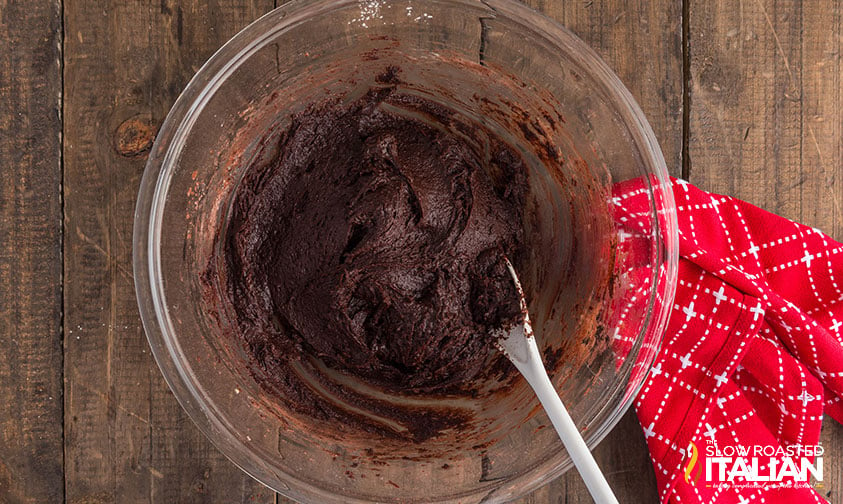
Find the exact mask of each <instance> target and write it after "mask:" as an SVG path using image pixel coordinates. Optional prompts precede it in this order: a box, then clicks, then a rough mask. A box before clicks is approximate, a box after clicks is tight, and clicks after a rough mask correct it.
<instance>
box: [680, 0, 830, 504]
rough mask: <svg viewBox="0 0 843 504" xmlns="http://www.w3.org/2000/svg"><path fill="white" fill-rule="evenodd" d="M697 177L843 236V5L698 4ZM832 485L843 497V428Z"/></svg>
mask: <svg viewBox="0 0 843 504" xmlns="http://www.w3.org/2000/svg"><path fill="white" fill-rule="evenodd" d="M690 1H691V3H690V16H689V20H690V23H691V35H692V36H691V40H690V56H691V75H690V76H691V87H690V91H691V95H690V99H691V107H690V111H689V112H690V116H689V119H690V120H689V123H690V131H689V140H690V144H689V151H690V164H691V165H690V166H691V169H690V180H691V181H692V182H694V183H695V184H697V185H699V186H700V187H702V188H704V189H707V190H710V191H715V192H721V193H726V194H731V195H733V196H737V197H739V198H741V199H744V200H747V201H749V202H751V203H754V204H756V205H758V206H760V207H762V208H765V209H767V210H770V211H772V212H775V213H777V214H779V215H782V216H784V217H787V218H789V219H794V220H797V221H800V222H803V223H805V224H808V225H811V226H814V227H817V228H819V229H822V230H823V231H825V232H827V233H829V234H830V235H832V236H833V237H834V238H835V239H837V240H843V222H841V201H843V194H841V190H843V185H841V183H840V179H841V175H843V155H841V152H842V151H843V138H841V133H843V131H841V129H843V102H841V96H842V95H843V93H841V91H843V81H841V70H843V68H841V62H840V43H841V36H843V32H841V16H843V12H842V11H843V6H841V4H840V2H801V1H799V0H746V1H743V2H738V3H737V4H736V3H735V2H731V1H727V0H718V1H714V2H711V1H708V0H690ZM821 440H822V442H823V445H824V446H825V448H826V456H825V457H824V463H825V468H824V476H825V478H824V481H823V482H822V484H821V485H818V486H817V490H818V491H819V492H820V493H821V494H822V495H824V496H825V497H826V498H827V499H829V501H830V502H832V503H840V502H843V463H842V462H843V461H841V455H843V452H841V449H843V427H841V426H840V425H839V424H838V423H837V422H835V421H833V420H830V419H826V420H825V421H824V422H823V431H822V435H821Z"/></svg>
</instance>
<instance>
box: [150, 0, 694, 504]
mask: <svg viewBox="0 0 843 504" xmlns="http://www.w3.org/2000/svg"><path fill="white" fill-rule="evenodd" d="M389 65H396V66H398V67H400V68H401V79H402V81H403V83H402V84H401V85H400V86H401V87H402V88H403V91H405V92H408V93H417V94H421V95H423V96H426V97H427V98H429V99H432V100H435V101H439V102H441V103H443V104H445V105H447V106H448V107H450V108H451V109H453V110H456V111H457V112H458V113H459V114H461V116H462V117H464V118H466V120H470V121H477V122H480V123H482V124H483V125H484V126H485V127H487V128H489V129H491V130H493V131H495V132H497V133H498V134H500V135H501V136H503V137H505V138H508V139H509V141H510V142H511V143H512V145H513V146H515V147H516V148H518V149H519V150H520V151H521V153H522V154H523V156H524V159H525V160H526V161H527V164H528V165H529V173H530V183H531V200H530V201H531V205H533V208H532V213H531V215H537V216H539V217H541V218H538V219H536V220H535V221H534V222H525V223H524V225H525V227H527V228H528V231H529V232H530V234H531V236H535V237H537V238H536V239H535V240H533V241H532V242H531V243H530V246H531V247H532V250H533V251H534V253H533V255H532V256H531V261H528V266H527V267H526V268H525V270H524V271H522V272H520V274H521V275H522V276H523V278H522V282H523V283H524V284H525V289H526V291H527V295H528V298H529V301H530V306H529V308H530V313H531V318H532V319H533V322H534V324H535V326H536V333H537V337H538V339H539V343H540V345H541V346H542V347H543V349H544V351H545V355H546V356H556V357H561V358H554V359H551V360H552V362H551V361H549V362H548V367H549V368H550V370H551V373H552V375H553V377H552V379H553V381H554V383H555V385H556V386H557V389H558V390H559V392H560V394H561V396H562V398H563V400H564V401H565V403H566V404H567V406H568V407H569V409H570V412H571V415H572V417H573V419H574V421H575V422H576V423H577V425H579V426H580V428H581V430H582V432H583V435H584V437H585V438H586V442H587V443H588V445H589V446H590V447H594V446H595V445H596V444H597V443H598V442H599V441H600V440H601V439H602V438H603V437H604V436H605V435H606V434H607V433H608V432H609V430H610V429H611V428H612V427H614V426H615V424H616V423H617V422H618V421H619V419H620V418H621V416H622V415H623V414H624V412H625V411H626V410H627V408H628V407H629V405H630V404H631V402H632V399H633V397H634V396H635V394H636V393H637V391H638V389H639V387H640V386H641V384H642V382H643V380H644V377H645V375H646V372H647V370H648V369H649V367H650V365H651V364H652V361H653V359H654V357H655V354H656V351H657V349H658V346H659V343H660V340H661V336H662V332H663V330H664V327H665V323H666V318H667V313H668V311H669V308H670V306H671V305H672V297H673V292H674V289H675V281H676V267H677V260H678V255H677V254H678V252H677V230H676V219H675V208H674V204H673V197H672V193H671V191H670V187H669V184H668V183H667V171H666V169H665V164H664V160H663V158H662V155H661V152H660V150H659V147H658V145H657V143H656V140H655V138H654V135H653V132H652V131H651V129H650V126H649V125H648V124H647V121H646V120H645V118H644V116H643V114H642V112H641V110H640V109H639V107H638V106H637V104H636V103H635V101H634V100H633V98H632V97H631V96H630V94H629V92H628V91H627V90H626V89H625V88H624V86H623V85H622V84H621V83H620V81H619V80H618V78H617V77H616V76H615V75H614V73H612V71H611V70H610V69H609V68H608V67H607V66H606V65H605V64H604V63H603V62H602V61H601V60H600V58H599V57H598V56H597V55H596V54H595V53H594V52H593V51H592V50H591V49H589V48H588V47H587V46H586V45H585V44H584V43H583V42H582V41H580V40H579V39H577V38H576V37H575V36H574V35H572V34H571V33H570V32H568V31H567V30H565V29H564V28H562V27H561V26H559V25H558V24H556V23H554V22H553V21H551V20H549V19H547V18H545V17H543V16H541V15H539V14H537V13H536V12H534V11H532V10H530V9H528V8H526V7H524V6H522V5H520V4H517V3H515V2H510V1H507V0H483V1H472V0H447V1H444V0H424V1H421V0H403V1H402V0H397V1H391V2H386V1H383V0H371V1H365V0H364V1H358V0H339V1H337V0H323V1H314V2H307V3H302V2H293V3H290V4H287V5H284V6H283V7H280V8H278V9H276V10H274V11H273V12H271V13H269V14H267V15H266V16H264V17H262V18H261V19H259V20H258V21H256V22H254V23H253V24H251V25H250V26H248V27H247V28H246V29H244V30H243V31H242V32H240V33H239V34H238V35H237V36H235V37H234V38H233V39H231V40H230V41H229V42H228V43H227V44H226V45H225V46H223V47H222V48H221V49H220V50H219V51H218V52H217V53H216V54H215V55H214V56H213V57H212V58H211V59H210V60H209V61H208V62H207V63H206V64H205V65H204V66H203V67H202V69H201V70H199V72H198V73H197V74H196V76H195V77H194V78H193V79H192V80H191V82H190V83H189V84H188V86H187V88H186V89H185V90H184V92H183V93H182V95H181V96H180V98H179V99H178V101H177V102H176V104H175V105H174V106H173V108H172V110H171V111H170V114H169V115H168V117H167V119H166V121H165V122H164V124H163V126H162V127H161V130H160V132H159V134H158V138H157V139H156V142H155V145H154V147H153V149H152V152H151V154H150V157H149V161H148V163H147V166H146V171H145V173H144V176H143V181H142V184H141V189H140V194H139V196H138V204H137V209H136V213H135V229H134V268H135V281H136V289H137V296H138V302H139V305H140V312H141V316H142V318H143V323H144V327H145V329H146V334H147V336H148V338H149V342H150V346H151V347H152V351H153V353H154V355H155V358H156V360H157V362H158V365H159V366H160V368H161V370H162V372H163V374H164V377H165V378H166V380H167V382H168V383H169V385H170V387H171V388H172V390H173V392H174V394H175V396H176V397H177V398H178V400H179V402H180V403H181V404H182V406H183V407H184V408H185V410H186V411H187V412H188V414H189V415H190V417H191V418H192V419H193V421H194V422H196V424H197V425H198V426H199V428H200V429H201V430H202V431H203V432H204V433H205V434H206V435H207V436H208V437H209V438H210V439H211V440H212V441H213V442H214V443H215V444H216V446H217V447H218V448H219V449H220V450H221V451H222V452H223V453H224V454H225V455H227V456H228V457H229V458H230V459H231V460H232V461H233V462H234V463H235V464H237V465H238V466H240V467H241V468H242V469H243V470H245V471H246V472H248V473H249V474H251V475H252V476H253V477H255V478H256V479H257V480H259V481H261V482H262V483H264V484H266V485H267V486H269V487H271V488H272V489H274V490H276V491H278V492H279V493H281V494H283V495H286V496H288V497H291V498H293V499H296V500H299V501H302V502H320V503H323V502H328V503H333V502H337V503H340V502H461V503H470V502H481V501H482V502H501V501H506V500H510V499H514V498H517V497H518V496H521V495H524V494H526V493H528V492H530V491H531V490H533V489H535V488H537V487H539V486H540V485H542V484H544V483H546V482H548V481H550V480H551V479H553V478H555V477H557V476H559V475H560V474H562V473H563V472H564V471H565V470H567V469H569V468H570V467H571V462H570V459H569V457H568V455H567V453H566V452H565V450H564V448H563V447H562V445H561V443H560V442H559V440H558V439H557V437H556V434H555V432H554V431H553V429H552V428H547V427H548V426H549V422H548V419H547V417H546V416H545V415H544V413H543V412H542V411H541V408H540V407H539V406H538V403H537V401H536V400H535V398H534V397H533V395H532V393H531V391H530V390H529V388H528V387H527V386H526V384H525V383H523V380H521V381H520V382H517V383H516V384H515V385H514V386H511V387H503V388H500V390H498V391H497V392H495V391H494V390H493V391H492V393H489V394H486V395H485V396H483V397H479V398H477V399H476V400H472V401H468V402H469V403H470V404H468V403H467V406H466V407H467V408H470V409H471V410H472V411H473V413H474V414H475V416H476V417H477V419H478V421H477V422H476V423H475V424H474V425H473V427H472V428H473V431H471V432H468V433H467V434H466V435H464V436H462V437H461V438H460V439H459V440H457V441H454V440H453V439H451V440H449V443H450V444H443V443H444V442H440V441H441V440H437V439H436V438H433V439H432V440H430V441H429V442H426V443H423V444H421V445H416V444H412V443H408V444H407V445H406V446H395V445H390V444H389V443H386V442H382V441H381V440H379V439H377V437H376V436H375V435H371V434H370V435H368V436H369V437H367V435H366V434H365V433H361V434H358V435H350V436H349V437H348V438H342V437H331V436H329V435H327V434H326V433H325V429H322V428H321V427H322V426H319V425H316V424H314V423H312V422H311V423H310V424H308V422H307V419H302V418H297V417H296V416H295V414H291V413H290V412H286V411H284V410H283V408H281V407H280V406H279V405H278V404H275V403H273V401H272V398H271V397H268V396H267V394H265V393H263V392H262V390H261V388H260V387H259V386H258V384H257V383H255V380H254V379H253V378H251V375H250V374H249V373H244V372H243V365H242V364H243V362H241V361H242V360H243V359H244V358H245V357H244V356H243V355H242V352H239V353H238V351H237V349H236V348H232V345H231V342H230V341H227V340H226V338H225V335H224V334H221V331H220V328H219V327H218V324H216V323H215V321H214V320H213V318H212V317H210V316H209V315H208V313H207V306H205V305H204V304H203V302H202V289H203V285H202V282H201V281H200V276H201V274H202V271H203V270H204V268H205V266H206V264H207V260H208V257H209V254H210V251H211V250H212V247H213V242H214V240H213V236H214V232H215V230H216V229H217V228H218V226H219V225H220V223H221V222H222V223H224V221H225V218H226V215H227V209H228V204H229V203H230V200H231V193H232V191H233V190H234V188H236V186H237V183H238V181H239V180H240V177H241V176H242V166H243V164H244V163H243V161H244V160H246V159H247V158H248V156H249V155H250V153H252V150H250V148H251V147H252V146H253V145H254V142H255V141H256V140H257V139H258V138H260V136H261V135H262V133H263V132H265V131H266V130H267V128H269V127H270V125H271V124H277V122H279V121H280V122H281V123H283V122H284V121H285V120H286V119H288V118H289V116H290V114H291V113H293V112H295V111H298V110H301V109H302V108H303V107H304V106H306V105H307V104H308V103H309V102H311V101H313V100H317V99H320V98H321V97H324V96H334V97H340V98H343V99H353V97H354V96H359V93H361V92H363V91H364V90H365V89H367V88H368V87H370V86H374V85H378V84H377V82H376V76H377V75H379V74H382V72H383V71H384V69H385V68H386V67H387V66H389ZM536 137H545V138H549V139H550V140H551V141H550V142H549V143H547V142H546V143H545V144H543V145H541V148H538V149H537V148H536V143H535V142H534V140H535V138H536ZM531 141H532V143H531ZM542 149H545V150H547V149H551V150H554V151H556V152H557V153H558V154H561V158H562V159H563V160H564V161H563V162H561V163H557V162H549V161H548V157H547V156H545V155H542V153H541V151H542ZM634 179H638V180H639V181H640V183H641V187H642V189H643V191H644V192H646V193H647V195H648V197H649V202H650V208H649V212H645V213H647V215H645V216H644V217H643V221H644V223H645V224H646V225H645V228H646V229H647V232H648V234H647V235H645V240H644V245H643V248H642V247H639V248H638V249H637V251H636V253H635V254H619V253H615V252H614V251H615V250H616V247H617V245H618V243H619V242H620V241H622V239H623V238H622V235H623V233H624V231H623V230H622V229H621V227H620V225H619V223H617V222H615V221H614V219H613V218H612V215H613V213H612V201H611V195H612V189H613V187H615V184H617V183H618V182H622V181H629V180H634ZM538 258H543V259H542V260H541V261H538ZM630 270H635V271H638V272H641V271H644V272H646V273H647V274H646V275H644V276H648V278H650V279H652V282H648V283H645V284H644V285H639V286H634V285H631V284H630V283H629V282H625V281H624V279H623V275H622V274H619V273H618V272H624V271H630ZM621 313H622V314H623V315H622V316H621ZM621 318H623V319H624V324H625V328H626V329H625V331H626V333H627V336H628V337H629V340H630V342H631V344H629V345H625V346H621V347H619V346H618V345H617V344H615V343H614V342H613V340H614V339H615V338H613V336H615V335H616V332H615V329H616V325H617V323H618V321H619V320H620V319H621ZM490 387H491V388H492V389H494V387H495V384H491V385H490ZM394 399H395V400H397V401H402V400H405V399H407V398H402V397H396V398H394ZM411 399H418V398H411ZM437 443H438V444H437Z"/></svg>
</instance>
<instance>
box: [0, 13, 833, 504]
mask: <svg viewBox="0 0 843 504" xmlns="http://www.w3.org/2000/svg"><path fill="white" fill-rule="evenodd" d="M529 3H530V4H531V5H532V6H533V7H535V8H537V9H539V10H542V11H544V12H545V13H547V14H548V15H550V16H552V17H553V18H555V19H557V20H559V21H560V22H561V23H563V24H564V25H566V26H568V27H569V28H570V29H571V30H573V31H574V32H575V33H577V34H578V35H579V36H580V37H582V38H583V39H584V40H585V41H586V42H587V43H589V44H590V45H591V46H592V47H594V48H595V49H596V50H597V52H598V53H600V54H601V55H602V56H603V58H605V59H606V61H607V62H608V63H609V65H610V66H611V67H612V68H614V69H615V71H616V72H617V73H618V74H619V75H620V77H621V80H622V81H623V82H624V83H625V84H626V85H627V87H629V89H630V90H631V91H632V94H633V95H635V97H636V98H637V100H638V102H639V103H640V104H641V106H642V108H643V109H644V112H645V113H646V115H647V117H648V118H649V120H650V123H651V124H652V126H653V129H654V130H655V132H656V135H657V137H658V139H659V141H660V142H661V147H662V150H663V151H664V155H665V158H666V159H667V164H668V167H669V169H670V171H671V173H672V174H674V175H677V176H680V175H681V176H683V177H684V178H686V179H689V180H690V181H691V182H693V183H695V184H697V185H699V186H700V187H702V188H704V189H707V190H711V191H717V192H722V193H726V194H730V195H734V196H737V197H740V198H743V199H745V200H748V201H750V202H752V203H755V204H757V205H759V206H761V207H763V208H766V209H768V210H771V211H773V212H777V213H779V214H781V215H783V216H785V217H788V218H791V219H795V220H798V221H801V222H804V223H806V224H809V225H811V226H815V227H818V228H821V229H823V230H825V231H826V232H828V233H829V234H831V235H832V236H833V237H835V238H836V239H837V240H843V220H841V208H840V201H841V192H843V178H841V179H838V177H839V176H841V175H843V148H842V147H843V141H841V134H843V132H842V131H841V128H843V80H841V71H843V67H841V55H840V50H841V44H842V43H843V42H841V38H843V32H842V31H841V16H843V7H842V6H841V2H840V1H839V0H809V1H805V2H802V1H800V0H629V1H624V0H564V1H563V0H531V1H530V2H529ZM274 6H275V2H273V1H272V0H251V1H249V0H240V1H236V0H209V1H207V2H202V1H198V0H183V1H180V0H155V1H151V0H131V1H128V0H64V1H62V0H0V502H2V503H7V502H9V503H17V502H31V503H39V504H40V503H52V502H62V501H65V502H70V503H74V504H101V503H110V502H127V503H141V502H158V503H175V502H214V503H216V502H225V503H227V502H254V503H271V502H288V501H287V500H286V499H284V498H282V497H277V496H276V495H275V494H273V493H272V492H270V491H269V490H267V489H266V488H264V487H262V486H261V485H259V484H258V483H256V482H254V481H253V480H251V479H250V478H249V477H248V476H246V475H245V474H244V473H242V472H241V471H240V470H238V469H237V468H236V467H234V466H233V465H232V464H231V463H229V462H228V461H227V460H226V459H225V458H224V457H223V456H222V455H221V454H220V453H219V452H218V451H217V450H216V449H215V448H214V447H212V446H211V444H210V443H209V442H208V441H207V440H206V439H205V438H204V437H203V436H202V434H200V433H199V431H198V430H197V429H196V428H195V427H194V426H193V424H192V423H191V421H190V420H189V419H188V418H187V417H186V415H185V414H184V413H183V412H182V410H181V408H180V407H179V405H178V404H177V403H176V401H175V399H174V398H173V396H172V394H171V393H170V391H169V390H168V388H167V386H166V385H165V383H164V381H163V379H162V378H161V375H160V373H159V371H158V369H157V367H156V366H155V364H154V362H153V360H152V358H151V356H150V354H149V350H148V348H147V342H146V339H145V337H144V334H143V329H142V328H141V324H140V320H139V318H138V311H137V306H136V301H135V294H134V285H133V280H132V264H131V253H132V240H131V238H132V213H133V209H134V204H135V197H136V194H137V190H138V184H139V181H140V177H141V173H142V171H143V168H144V162H145V159H146V154H147V151H148V149H149V146H150V143H151V141H152V138H153V136H154V133H155V131H156V129H157V128H158V127H159V125H160V124H161V122H162V120H163V119H164V117H165V115H166V114H167V111H168V109H169V108H170V106H171V104H172V103H173V101H174V100H175V98H176V96H177V95H178V93H179V92H180V90H181V89H182V87H183V86H184V85H185V84H186V83H187V81H188V79H189V78H190V77H191V76H192V75H193V73H194V72H195V71H196V70H197V69H198V68H199V66H200V65H201V64H202V63H203V62H204V61H205V60H206V58H208V57H209V56H210V55H211V54H212V53H213V51H214V50H216V49H217V48H218V47H219V46H221V45H222V44H223V43H224V42H225V41H226V40H227V39H228V38H229V37H231V36H232V35H234V34H235V33H236V32H237V31H238V30H240V29H241V28H243V27H244V26H245V25H246V24H248V23H249V22H251V21H253V20H254V19H256V18H257V17H258V16H260V15H261V14H263V13H265V12H267V11H269V10H270V9H272V8H273V7H274ZM823 441H824V444H825V447H826V452H827V455H826V456H825V464H826V466H825V481H824V482H823V486H822V488H821V490H820V491H821V493H822V494H824V495H826V496H827V498H828V499H829V500H830V501H831V502H834V503H841V502H843V463H841V460H843V428H841V427H840V425H838V424H836V423H835V422H833V421H830V420H828V419H826V421H825V423H824V425H823ZM595 454H596V457H597V459H598V461H599V463H600V464H601V465H602V466H603V467H604V468H605V470H606V473H607V477H608V479H609V481H610V482H611V484H612V486H613V487H614V488H615V489H616V491H617V493H618V494H619V498H620V500H621V502H646V503H649V502H656V501H657V500H658V497H657V493H656V488H655V476H654V474H653V470H652V468H651V465H650V462H649V459H648V456H647V452H646V449H645V444H644V438H643V435H642V433H641V429H640V427H639V426H638V424H637V421H636V419H635V416H634V414H633V413H631V412H630V413H629V414H627V415H626V417H625V418H624V419H623V421H622V422H621V423H620V425H619V426H618V427H617V428H616V429H615V430H614V431H613V432H612V434H611V435H610V436H609V437H608V438H606V440H605V441H603V443H602V444H601V445H600V446H599V447H598V448H597V449H596V451H595ZM521 502H523V503H536V504H540V503H541V504H544V503H562V502H565V503H573V502H590V499H589V497H588V495H587V492H586V490H585V487H584V485H583V483H582V481H581V480H580V478H579V477H578V476H577V475H576V473H574V472H569V473H568V474H567V475H565V476H564V477H562V478H560V479H559V480H557V481H555V482H554V483H552V484H550V485H548V486H547V487H545V488H543V489H541V490H539V491H537V492H535V493H534V494H533V495H531V496H529V497H527V498H525V499H524V500H523V501H521Z"/></svg>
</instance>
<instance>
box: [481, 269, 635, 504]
mask: <svg viewBox="0 0 843 504" xmlns="http://www.w3.org/2000/svg"><path fill="white" fill-rule="evenodd" d="M506 267H507V268H508V269H509V273H510V274H511V275H512V280H513V282H515V287H516V289H517V291H518V296H519V297H520V298H521V299H520V302H521V316H520V317H518V320H515V321H513V322H512V323H511V324H507V325H506V326H505V327H502V328H500V329H498V330H496V331H495V334H493V336H497V337H498V338H497V347H498V349H499V350H500V351H502V352H503V353H504V354H505V355H506V356H507V357H508V358H509V360H510V361H512V363H513V364H515V367H516V368H518V371H520V372H521V374H522V375H524V378H526V379H527V383H529V384H530V386H531V387H533V391H534V392H535V393H536V396H538V398H539V401H540V402H541V404H542V406H543V407H544V410H545V411H546V412H547V416H548V417H549V418H550V421H551V423H553V426H554V427H555V428H556V432H557V433H558V434H559V437H560V438H561V439H562V444H564V445H565V449H567V450H568V454H569V455H570V456H571V460H573V461H574V465H576V466H577V470H579V472H580V475H581V476H582V479H583V480H584V481H585V485H586V486H587V487H588V491H589V492H590V493H591V497H592V498H594V502H597V503H599V504H604V503H605V504H612V503H614V504H617V502H618V499H617V498H616V497H615V494H614V493H612V489H611V488H610V487H609V483H607V482H606V478H605V477H604V476H603V472H602V471H601V470H600V467H598V466H597V462H595V461H594V457H592V455H591V451H589V449H588V446H587V445H586V444H585V441H584V440H583V438H582V436H581V435H580V431H579V429H577V426H576V425H575V424H574V421H573V420H571V415H569V414H568V410H567V409H566V408H565V404H564V403H563V402H562V399H561V398H560V397H559V394H557V393H556V389H555V388H553V383H551V381H550V378H549V377H548V376H547V371H546V370H545V368H544V364H543V363H542V359H541V355H540V354H539V349H538V347H537V346H536V338H535V337H534V336H533V328H532V326H531V325H530V315H529V314H528V313H527V301H526V300H525V299H524V291H523V290H522V289H521V282H519V281H518V276H517V275H516V274H515V269H514V268H513V267H512V264H511V263H510V262H509V259H506Z"/></svg>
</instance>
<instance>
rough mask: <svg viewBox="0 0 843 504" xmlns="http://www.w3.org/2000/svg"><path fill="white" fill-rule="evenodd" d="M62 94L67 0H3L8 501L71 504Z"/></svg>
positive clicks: (2, 356) (0, 472)
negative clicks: (65, 397) (67, 486)
mask: <svg viewBox="0 0 843 504" xmlns="http://www.w3.org/2000/svg"><path fill="white" fill-rule="evenodd" d="M7 48H14V50H7ZM61 91H62V90H61V8H60V5H59V3H58V2H55V1H52V0H51V1H3V0H0V139H1V140H0V349H2V350H0V502H10V503H17V502H21V503H27V502H31V503H41V502H60V501H61V499H62V497H63V484H62V464H63V459H62V429H61V424H62V420H61V419H62V381H61V372H62V351H61V261H62V258H61V148H60V146H61Z"/></svg>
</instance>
